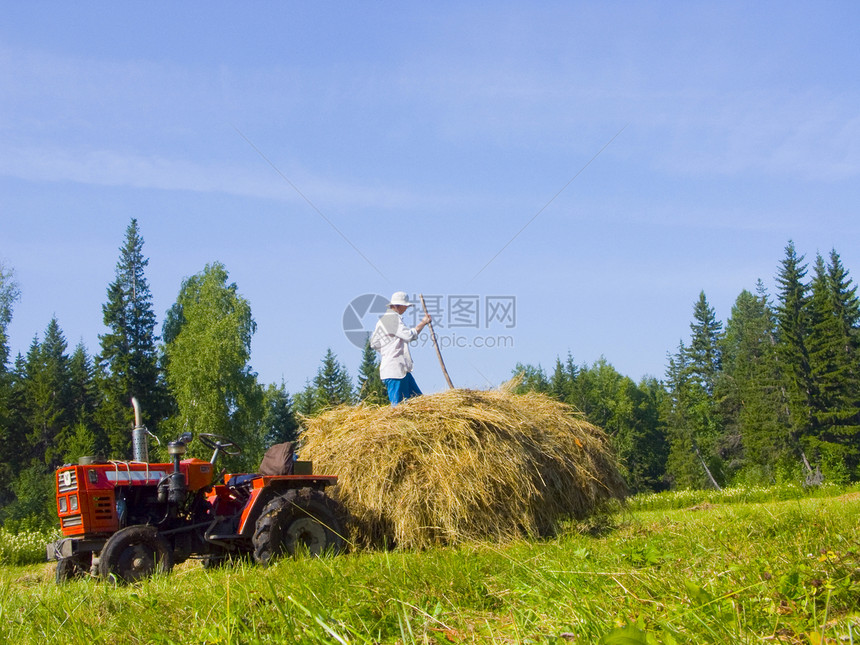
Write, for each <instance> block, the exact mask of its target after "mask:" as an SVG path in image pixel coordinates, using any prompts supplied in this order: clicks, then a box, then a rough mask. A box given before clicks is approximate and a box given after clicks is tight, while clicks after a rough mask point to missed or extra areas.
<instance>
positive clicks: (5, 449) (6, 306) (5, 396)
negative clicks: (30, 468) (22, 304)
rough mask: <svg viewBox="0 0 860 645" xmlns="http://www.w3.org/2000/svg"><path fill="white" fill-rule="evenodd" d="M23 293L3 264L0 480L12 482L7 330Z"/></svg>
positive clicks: (0, 498)
mask: <svg viewBox="0 0 860 645" xmlns="http://www.w3.org/2000/svg"><path fill="white" fill-rule="evenodd" d="M19 295H20V292H19V290H18V285H17V283H16V282H15V279H14V274H13V272H12V270H11V269H7V268H6V267H5V266H4V265H3V263H2V262H0V480H2V481H8V478H7V477H3V476H4V475H8V474H9V471H11V465H12V462H13V461H14V460H15V450H14V449H13V444H14V442H15V439H14V437H13V430H12V416H13V411H12V389H13V383H14V378H13V374H14V373H13V372H12V371H11V370H10V369H9V368H8V364H9V342H8V341H9V339H8V335H7V330H8V328H9V323H10V322H12V309H13V306H14V304H15V301H16V300H17V299H18V297H19ZM3 489H4V485H3V484H0V504H2V503H3V500H4V495H3Z"/></svg>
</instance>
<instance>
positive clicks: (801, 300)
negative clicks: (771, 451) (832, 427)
mask: <svg viewBox="0 0 860 645" xmlns="http://www.w3.org/2000/svg"><path fill="white" fill-rule="evenodd" d="M803 259H804V258H803V256H802V255H800V256H798V254H797V251H796V250H795V247H794V242H791V241H789V243H788V245H787V246H786V248H785V258H783V260H782V262H781V264H780V270H779V273H778V275H777V278H776V281H777V285H778V287H779V293H778V296H777V298H778V304H777V308H776V318H777V356H778V358H779V364H780V370H781V374H782V388H783V392H784V398H785V406H786V409H787V412H788V417H789V432H788V443H789V444H790V445H791V446H793V447H794V449H795V450H796V451H797V454H798V455H799V456H800V459H801V462H802V463H803V465H804V468H805V469H806V471H807V473H809V474H811V473H812V465H811V464H810V462H809V456H808V455H807V452H808V451H809V450H813V451H814V450H815V446H814V429H813V419H812V401H813V399H814V398H815V396H816V392H815V383H814V381H813V378H812V368H811V366H810V363H809V349H808V346H807V345H808V342H809V334H810V324H811V321H810V314H809V285H808V284H807V283H806V282H804V279H805V278H806V274H807V270H808V267H807V265H806V264H803Z"/></svg>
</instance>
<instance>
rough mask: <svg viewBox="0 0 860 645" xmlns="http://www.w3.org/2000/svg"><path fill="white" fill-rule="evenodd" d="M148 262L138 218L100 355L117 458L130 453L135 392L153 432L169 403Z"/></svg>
mask: <svg viewBox="0 0 860 645" xmlns="http://www.w3.org/2000/svg"><path fill="white" fill-rule="evenodd" d="M148 264H149V260H148V259H147V258H145V257H144V255H143V238H142V237H141V236H140V231H139V229H138V226H137V220H136V219H132V220H131V223H130V224H129V226H128V228H127V229H126V234H125V243H124V244H123V246H122V247H121V248H120V257H119V260H118V262H117V265H116V278H115V280H114V281H113V282H112V283H111V284H110V285H109V286H108V290H107V297H108V300H107V302H106V303H105V304H104V305H103V306H102V313H103V315H104V324H105V326H106V327H107V328H108V332H107V333H105V334H102V335H100V336H99V341H100V344H101V352H100V354H99V356H98V358H97V366H98V377H99V389H100V390H101V396H102V399H103V402H102V405H101V407H100V411H99V417H100V418H99V421H100V423H101V425H102V427H104V428H105V430H106V432H107V436H108V440H109V443H110V452H111V456H114V457H127V456H130V454H129V453H130V447H131V429H132V427H133V425H134V412H133V409H132V407H131V398H132V397H137V399H138V400H139V401H140V404H141V407H142V414H143V419H144V424H145V425H147V426H148V427H149V428H150V430H153V431H155V430H156V429H157V425H158V422H159V421H160V420H161V418H162V417H163V416H164V414H165V413H166V410H167V405H168V403H167V400H166V396H167V394H166V390H165V385H164V382H163V380H162V378H161V374H160V372H159V368H158V352H157V347H156V341H157V336H156V334H155V314H154V313H153V311H152V294H151V293H150V290H149V285H148V283H147V280H146V276H145V274H144V270H145V269H146V266H147V265H148Z"/></svg>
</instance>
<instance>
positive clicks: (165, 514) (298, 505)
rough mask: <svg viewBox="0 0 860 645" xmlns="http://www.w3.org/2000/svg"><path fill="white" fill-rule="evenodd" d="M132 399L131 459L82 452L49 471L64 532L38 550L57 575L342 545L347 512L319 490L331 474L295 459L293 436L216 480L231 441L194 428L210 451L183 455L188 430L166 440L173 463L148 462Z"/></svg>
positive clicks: (231, 451) (122, 575)
mask: <svg viewBox="0 0 860 645" xmlns="http://www.w3.org/2000/svg"><path fill="white" fill-rule="evenodd" d="M134 403H135V412H136V418H137V422H136V427H135V429H134V435H133V436H134V459H133V460H131V461H97V460H87V459H82V460H81V461H82V463H80V464H78V465H72V466H63V467H62V468H59V469H58V470H57V472H56V486H57V513H58V515H59V518H60V527H61V529H62V532H63V537H62V538H61V539H59V540H57V541H56V542H53V543H51V544H49V545H48V547H47V555H48V559H49V560H56V561H57V582H58V583H60V582H64V581H66V580H69V579H71V578H74V577H78V576H85V575H92V576H96V577H101V578H105V579H114V580H117V581H120V582H132V581H135V580H138V579H140V578H143V577H146V576H149V575H152V574H153V573H156V572H168V571H170V570H171V568H172V567H173V565H174V564H178V563H180V562H183V561H185V560H187V559H188V558H192V557H194V558H199V559H202V560H203V564H204V566H215V565H217V564H218V563H219V562H223V561H225V560H227V559H229V558H230V557H234V556H243V555H253V557H254V559H255V560H256V561H257V562H259V563H261V564H268V563H269V562H270V561H271V560H272V559H275V558H277V557H279V556H281V555H284V554H288V555H292V554H294V553H295V552H296V551H301V550H305V551H307V552H309V553H311V554H314V555H319V554H322V553H324V552H331V553H339V552H342V551H343V550H345V547H346V541H345V539H344V523H345V520H346V513H345V511H344V509H343V507H342V506H341V505H340V504H339V503H338V502H336V501H335V500H334V499H332V498H331V497H329V496H328V495H327V494H326V492H325V489H326V488H327V487H328V486H332V485H333V484H335V483H337V477H335V476H332V475H314V474H312V471H311V468H310V462H301V461H297V462H294V461H293V451H292V444H279V445H277V446H274V447H273V448H272V449H270V450H269V452H267V454H266V457H265V458H264V459H263V463H262V464H261V468H260V473H257V474H251V475H229V474H228V475H225V476H224V483H223V484H217V483H214V480H215V462H216V460H217V459H218V457H219V455H221V454H222V453H223V454H227V455H237V454H239V453H240V452H241V450H240V449H239V447H238V446H237V445H236V444H235V443H233V442H232V441H230V440H229V439H226V438H224V437H220V436H217V435H213V434H198V435H197V440H198V441H200V442H201V443H202V444H203V445H204V446H206V447H208V448H210V449H212V451H213V453H212V458H211V459H210V460H209V461H204V460H201V459H196V458H190V459H185V458H184V457H185V454H186V450H187V444H188V443H189V442H190V441H191V440H192V438H193V435H192V434H191V433H185V434H183V435H182V436H181V437H179V438H178V439H177V440H176V441H172V442H170V443H169V444H168V446H167V451H168V453H169V454H170V456H171V458H172V460H173V461H172V463H149V461H148V449H147V447H146V433H147V430H146V428H144V427H143V426H141V424H140V420H139V419H140V414H139V410H138V408H137V405H136V401H135V402H134ZM273 464H275V465H274V466H273Z"/></svg>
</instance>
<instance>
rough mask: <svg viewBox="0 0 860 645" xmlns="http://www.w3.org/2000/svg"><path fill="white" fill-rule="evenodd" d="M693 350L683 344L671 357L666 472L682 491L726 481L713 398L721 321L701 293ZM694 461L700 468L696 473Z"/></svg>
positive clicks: (717, 485) (719, 421)
mask: <svg viewBox="0 0 860 645" xmlns="http://www.w3.org/2000/svg"><path fill="white" fill-rule="evenodd" d="M690 331H691V340H690V345H689V346H684V344H683V343H681V345H680V347H679V350H678V354H676V356H675V357H672V358H670V363H669V370H668V371H667V377H668V386H669V388H670V395H671V396H670V399H669V402H670V403H669V405H670V407H669V414H668V416H667V419H668V432H669V433H670V435H671V437H672V439H671V444H670V446H671V448H670V454H669V460H668V465H667V468H668V469H669V470H670V471H671V472H672V474H673V476H674V478H675V481H676V483H677V484H678V485H680V486H682V487H698V486H703V485H710V486H712V487H714V488H720V483H719V481H718V479H717V478H719V479H721V480H724V478H725V475H726V473H725V472H724V468H723V462H724V459H723V457H724V455H722V454H721V448H722V441H723V439H724V436H723V423H722V419H721V417H720V414H719V411H718V409H717V406H716V403H715V401H714V398H713V394H714V391H715V389H716V386H717V380H718V378H719V376H720V373H721V367H722V357H721V352H720V342H721V337H722V323H720V322H719V321H718V320H717V319H716V316H715V314H714V310H713V309H712V308H711V306H710V305H709V304H708V301H707V298H706V297H705V293H704V292H701V293H700V294H699V298H698V300H697V302H696V304H695V305H694V307H693V321H692V322H691V323H690ZM695 463H698V464H699V466H700V473H699V474H697V473H696V468H695V466H694V464H695Z"/></svg>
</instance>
